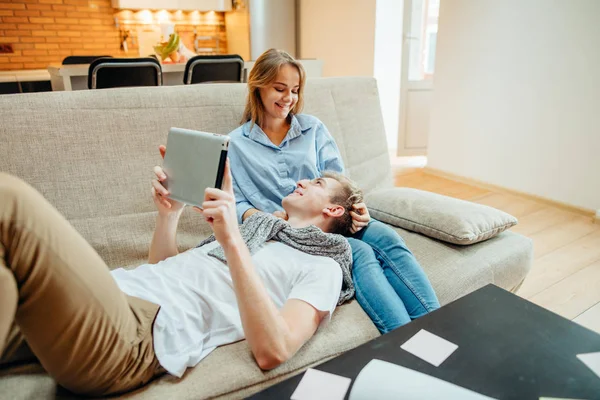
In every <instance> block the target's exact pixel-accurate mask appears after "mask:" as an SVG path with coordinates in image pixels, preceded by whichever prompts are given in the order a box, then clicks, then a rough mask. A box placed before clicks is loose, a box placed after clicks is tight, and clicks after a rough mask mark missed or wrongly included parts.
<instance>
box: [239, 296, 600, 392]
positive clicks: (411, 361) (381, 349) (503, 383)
mask: <svg viewBox="0 0 600 400" xmlns="http://www.w3.org/2000/svg"><path fill="white" fill-rule="evenodd" d="M421 329H426V330H428V331H429V332H431V333H434V334H436V335H439V336H441V337H443V338H444V339H447V340H449V341H451V342H452V343H455V344H457V345H458V346H459V347H458V349H457V350H456V351H455V352H454V353H453V354H452V355H451V356H450V357H448V359H446V361H444V362H443V363H442V364H441V365H440V366H439V367H434V366H433V365H431V364H428V363H427V362H425V361H423V360H421V359H420V358H417V357H415V356H414V355H412V354H410V353H408V352H406V351H404V350H402V349H401V348H400V345H402V344H403V343H404V342H406V341H407V340H408V339H410V338H411V337H412V336H413V335H414V334H416V333H417V332H418V331H419V330H421ZM598 351H600V335H598V334H597V333H595V332H592V331H591V330H588V329H586V328H584V327H582V326H579V325H577V324H575V323H573V322H571V321H569V320H567V319H565V318H562V317H560V316H558V315H556V314H554V313H552V312H550V311H548V310H545V309H543V308H541V307H539V306H537V305H535V304H533V303H530V302H528V301H526V300H524V299H522V298H520V297H518V296H516V295H514V294H512V293H510V292H507V291H505V290H503V289H500V288H499V287H497V286H494V285H487V286H485V287H483V288H481V289H479V290H477V291H475V292H473V293H471V294H469V295H467V296H465V297H463V298H461V299H458V300H456V301H454V302H452V303H450V304H447V305H446V306H444V307H442V308H440V309H439V310H437V311H435V312H433V313H431V314H429V315H426V316H424V317H422V318H420V319H418V320H415V321H413V322H411V323H410V324H408V325H405V326H402V327H400V328H398V329H396V330H394V331H393V332H390V333H388V334H386V335H383V336H380V337H379V338H377V339H374V340H372V341H370V342H368V343H365V344H364V345H362V346H359V347H357V348H356V349H354V350H351V351H349V352H347V353H345V354H343V355H341V356H339V357H337V358H335V359H333V360H330V361H328V362H326V363H323V364H321V365H319V366H317V367H316V369H319V370H321V371H326V372H331V373H334V374H337V375H341V376H345V377H348V378H351V379H352V382H353V383H354V379H355V378H356V377H357V376H358V373H359V372H360V370H361V369H362V368H363V367H364V366H365V365H366V364H367V363H368V362H369V361H370V360H371V359H373V358H377V359H380V360H384V361H389V362H392V363H395V364H398V365H402V366H404V367H408V368H411V369H413V370H416V371H419V372H423V373H425V374H428V375H431V376H435V377H437V378H440V379H443V380H445V381H448V382H451V383H455V384H457V385H459V386H462V387H465V388H467V389H470V390H473V391H476V392H479V393H481V394H484V395H486V396H490V397H494V398H497V399H519V400H523V399H536V400H537V399H538V398H539V397H540V396H547V397H566V398H581V399H600V377H598V376H597V375H595V374H594V373H593V372H592V371H591V370H590V369H589V368H588V367H587V366H586V365H585V364H583V363H582V362H581V361H580V360H579V359H578V358H577V357H576V355H577V354H582V353H593V352H598ZM303 375H304V373H302V374H299V375H297V376H294V377H292V378H290V379H288V380H285V381H283V382H280V383H279V384H277V385H274V386H271V387H270V388H268V389H265V390H264V391H262V392H260V393H257V394H255V395H254V396H252V397H251V399H289V398H290V397H291V395H292V393H293V392H294V390H295V389H296V387H297V386H298V383H300V380H301V379H302V376H303ZM351 389H352V386H350V389H349V390H348V393H347V394H346V398H348V395H349V394H350V390H351Z"/></svg>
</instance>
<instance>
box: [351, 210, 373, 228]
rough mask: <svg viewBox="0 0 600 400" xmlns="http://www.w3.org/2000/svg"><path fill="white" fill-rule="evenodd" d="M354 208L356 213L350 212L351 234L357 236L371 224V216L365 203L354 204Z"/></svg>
mask: <svg viewBox="0 0 600 400" xmlns="http://www.w3.org/2000/svg"><path fill="white" fill-rule="evenodd" d="M352 208H354V211H350V216H351V217H352V228H351V229H350V233H352V234H355V233H356V232H358V231H360V230H361V229H362V228H364V227H365V226H367V225H368V224H369V221H370V220H371V216H370V215H369V210H368V209H367V206H366V205H365V203H357V204H353V205H352Z"/></svg>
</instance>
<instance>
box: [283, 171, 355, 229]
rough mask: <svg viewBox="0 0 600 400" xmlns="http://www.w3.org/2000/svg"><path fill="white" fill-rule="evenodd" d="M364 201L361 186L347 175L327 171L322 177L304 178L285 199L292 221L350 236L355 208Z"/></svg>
mask: <svg viewBox="0 0 600 400" xmlns="http://www.w3.org/2000/svg"><path fill="white" fill-rule="evenodd" d="M362 201H363V193H362V191H361V190H360V189H359V188H358V186H357V185H356V184H355V183H354V182H352V181H351V180H350V179H348V178H346V177H345V176H344V175H341V174H338V173H336V172H330V171H326V172H324V173H323V175H322V177H321V178H316V179H313V180H308V179H304V180H301V181H299V182H298V183H297V186H296V190H294V192H293V193H291V194H290V195H288V196H286V197H285V198H284V199H283V202H282V205H283V208H284V209H285V211H286V213H287V214H288V218H289V219H290V222H292V221H300V220H301V221H305V222H310V223H311V224H314V225H316V226H318V227H320V228H321V229H322V230H323V231H325V232H330V233H339V234H341V235H349V233H350V228H351V227H352V216H351V215H350V211H352V205H353V204H356V203H360V202H362Z"/></svg>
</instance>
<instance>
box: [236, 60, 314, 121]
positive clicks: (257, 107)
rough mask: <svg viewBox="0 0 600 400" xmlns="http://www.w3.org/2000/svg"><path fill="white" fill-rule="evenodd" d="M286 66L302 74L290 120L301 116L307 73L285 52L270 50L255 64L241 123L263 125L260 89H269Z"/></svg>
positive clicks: (249, 79)
mask: <svg viewBox="0 0 600 400" xmlns="http://www.w3.org/2000/svg"><path fill="white" fill-rule="evenodd" d="M284 65H292V66H294V67H296V69H297V70H298V73H299V74H300V87H299V89H298V101H297V102H296V104H295V105H294V108H292V110H291V111H290V114H289V115H288V118H289V117H290V116H291V115H293V114H299V113H300V112H302V108H303V107H304V83H305V81H306V72H305V71H304V67H303V66H302V64H300V62H298V61H297V60H296V59H295V58H294V57H292V56H291V55H289V54H288V53H286V52H285V51H283V50H277V49H269V50H267V51H265V52H264V53H262V54H261V55H260V57H258V59H257V60H256V62H255V63H254V67H253V68H252V70H251V71H250V76H249V77H248V98H247V99H246V108H245V109H244V116H243V117H242V121H241V123H242V124H244V123H246V122H248V121H252V123H254V124H257V125H259V126H260V125H261V123H262V122H263V118H264V114H265V107H264V105H263V103H262V100H261V98H260V88H264V87H267V86H268V85H270V84H271V83H273V81H275V79H277V73H278V72H279V69H280V68H281V67H283V66H284Z"/></svg>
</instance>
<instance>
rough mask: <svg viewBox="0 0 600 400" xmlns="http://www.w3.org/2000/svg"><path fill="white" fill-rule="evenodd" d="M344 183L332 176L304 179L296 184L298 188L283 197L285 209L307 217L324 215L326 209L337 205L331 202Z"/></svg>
mask: <svg viewBox="0 0 600 400" xmlns="http://www.w3.org/2000/svg"><path fill="white" fill-rule="evenodd" d="M341 188H342V185H341V183H339V182H338V181H337V180H335V179H332V178H316V179H313V180H312V181H309V180H308V179H304V180H301V181H299V182H298V183H297V184H296V190H294V192H293V193H291V194H289V195H288V196H286V197H285V198H284V199H283V202H282V205H283V208H284V209H285V211H286V212H287V213H288V215H290V213H293V214H296V215H302V216H305V217H315V216H319V215H322V214H323V213H324V210H325V209H327V208H330V207H333V206H336V205H335V204H333V203H332V202H331V198H332V197H333V195H334V194H335V193H337V192H338V191H339V190H341Z"/></svg>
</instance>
